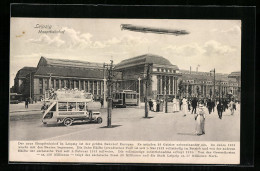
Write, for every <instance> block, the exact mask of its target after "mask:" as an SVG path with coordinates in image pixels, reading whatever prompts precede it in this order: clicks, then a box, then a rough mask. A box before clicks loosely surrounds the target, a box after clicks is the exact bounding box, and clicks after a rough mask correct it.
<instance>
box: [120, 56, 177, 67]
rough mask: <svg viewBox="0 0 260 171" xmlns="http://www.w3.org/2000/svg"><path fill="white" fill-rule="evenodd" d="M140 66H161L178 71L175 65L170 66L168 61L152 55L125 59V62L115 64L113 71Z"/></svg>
mask: <svg viewBox="0 0 260 171" xmlns="http://www.w3.org/2000/svg"><path fill="white" fill-rule="evenodd" d="M140 64H155V65H163V66H168V67H173V68H175V69H177V70H178V69H179V68H178V67H177V66H176V65H172V64H171V62H170V61H169V60H168V59H165V58H164V57H162V56H158V55H153V54H145V55H141V56H136V57H133V58H129V59H125V60H123V61H121V62H120V63H119V64H117V65H116V66H115V69H121V68H126V67H131V66H136V65H140Z"/></svg>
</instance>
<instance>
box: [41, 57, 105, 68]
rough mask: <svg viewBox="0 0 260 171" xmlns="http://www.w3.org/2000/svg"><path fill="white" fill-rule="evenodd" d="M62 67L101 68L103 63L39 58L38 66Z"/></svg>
mask: <svg viewBox="0 0 260 171" xmlns="http://www.w3.org/2000/svg"><path fill="white" fill-rule="evenodd" d="M39 66H62V67H74V68H103V63H95V62H86V61H78V60H67V59H53V58H46V57H41V59H40V61H39V63H38V66H37V67H39Z"/></svg>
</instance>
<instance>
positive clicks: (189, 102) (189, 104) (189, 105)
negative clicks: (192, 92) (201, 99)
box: [188, 99, 191, 112]
mask: <svg viewBox="0 0 260 171" xmlns="http://www.w3.org/2000/svg"><path fill="white" fill-rule="evenodd" d="M188 110H189V112H190V110H191V100H190V99H189V100H188Z"/></svg>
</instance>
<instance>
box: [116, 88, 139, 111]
mask: <svg viewBox="0 0 260 171" xmlns="http://www.w3.org/2000/svg"><path fill="white" fill-rule="evenodd" d="M137 97H138V93H137V92H136V91H133V90H122V91H117V92H113V93H112V98H113V107H126V106H137V105H138V100H137Z"/></svg>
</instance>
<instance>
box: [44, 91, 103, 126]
mask: <svg viewBox="0 0 260 171" xmlns="http://www.w3.org/2000/svg"><path fill="white" fill-rule="evenodd" d="M49 94H50V95H49V96H48V98H46V99H44V105H43V107H42V110H43V117H42V122H43V124H62V123H63V124H64V125H65V126H70V125H72V123H74V122H79V121H85V122H86V121H87V122H96V123H102V117H101V113H100V109H101V104H100V102H94V100H93V95H92V94H91V93H87V92H85V91H79V90H77V89H74V90H57V91H53V90H51V91H50V93H49Z"/></svg>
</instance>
